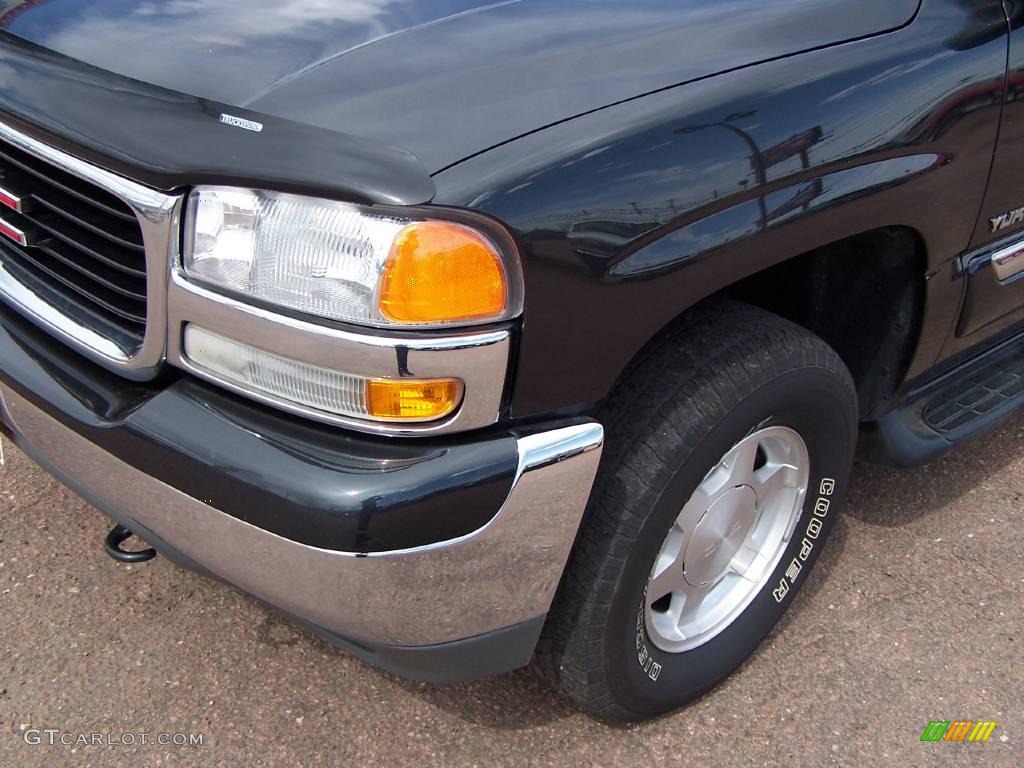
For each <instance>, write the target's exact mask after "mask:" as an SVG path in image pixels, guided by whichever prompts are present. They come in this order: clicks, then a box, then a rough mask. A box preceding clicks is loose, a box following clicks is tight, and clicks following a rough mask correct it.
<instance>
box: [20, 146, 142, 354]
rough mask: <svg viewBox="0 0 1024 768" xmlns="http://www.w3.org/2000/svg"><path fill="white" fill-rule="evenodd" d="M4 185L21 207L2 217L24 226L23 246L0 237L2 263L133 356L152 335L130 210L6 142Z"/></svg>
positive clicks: (137, 231) (138, 237)
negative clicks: (118, 342)
mask: <svg viewBox="0 0 1024 768" xmlns="http://www.w3.org/2000/svg"><path fill="white" fill-rule="evenodd" d="M0 187H2V188H3V189H4V190H7V191H9V192H11V193H12V194H13V195H14V196H16V197H18V198H20V199H21V200H22V205H23V212H21V213H18V212H16V211H14V210H11V209H9V208H7V207H0V220H3V221H5V222H7V223H9V224H12V225H13V226H14V227H16V228H17V229H19V230H21V231H23V232H24V233H25V235H26V238H27V240H28V245H27V246H21V245H19V244H17V243H15V242H14V241H13V240H11V239H10V238H0V261H2V262H3V264H4V265H5V267H7V268H8V270H9V271H11V272H12V273H14V274H15V275H17V276H19V277H20V279H21V280H22V282H25V283H26V284H29V285H30V286H31V285H35V286H36V287H37V288H40V289H44V290H46V291H47V292H48V293H50V294H52V298H53V299H55V300H59V301H60V303H61V304H62V305H64V306H65V310H66V311H67V310H71V311H72V312H73V314H74V315H75V316H77V317H79V318H81V319H82V320H83V321H84V322H85V323H86V324H89V325H91V326H92V327H93V328H94V330H96V331H97V332H99V333H102V334H104V335H108V336H112V337H115V338H117V339H118V340H119V341H120V342H121V343H120V344H119V346H121V347H122V348H124V349H125V351H126V352H127V353H128V354H134V353H136V352H137V351H138V350H139V348H140V347H141V346H142V342H143V339H144V337H145V333H146V249H145V245H144V243H143V239H142V230H141V228H140V227H139V222H138V219H137V218H136V217H135V214H134V213H133V211H132V209H131V208H129V207H128V205H126V204H125V203H124V202H123V201H121V200H120V199H118V198H117V197H115V196H113V195H111V194H110V193H108V192H105V191H104V190H102V189H100V188H98V187H96V186H95V185H93V184H90V183H89V182H87V181H83V180H82V179H79V178H77V177H76V176H73V175H71V174H70V173H67V172H66V171H62V170H61V169H60V168H57V167H56V166H53V165H50V164H49V163H46V162H44V161H42V160H39V159H38V158H36V157H33V156H32V155H30V154H28V153H27V152H24V151H22V150H19V149H18V148H16V147H13V146H11V145H9V144H4V143H0Z"/></svg>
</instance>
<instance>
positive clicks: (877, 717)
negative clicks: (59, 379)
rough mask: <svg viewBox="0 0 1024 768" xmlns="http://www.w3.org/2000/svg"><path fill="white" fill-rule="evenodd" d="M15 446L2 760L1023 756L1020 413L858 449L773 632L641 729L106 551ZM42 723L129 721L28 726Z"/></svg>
mask: <svg viewBox="0 0 1024 768" xmlns="http://www.w3.org/2000/svg"><path fill="white" fill-rule="evenodd" d="M4 449H5V454H6V458H7V464H6V466H5V467H3V468H0V519H2V524H0V717H2V725H0V765H8V766H19V768H27V767H28V766H35V765H40V766H43V765H45V766H53V765H64V764H68V765H118V764H120V765H127V764H132V765H163V764H176V765H203V766H215V765H226V766H235V765H246V766H262V765H273V766H278V765H281V766H299V765H304V766H327V765H336V764H338V765H342V764H343V765H380V766H392V765H401V766H404V765H415V766H427V765H443V766H462V765H479V766H496V765H515V766H521V765H585V766H586V765H595V766H605V765H607V766H622V765H658V766H669V765H705V766H716V768H717V766H731V765H737V766H746V767H749V766H762V765H763V766H775V765H780V766H826V765H843V766H847V765H849V766H861V765H864V766H917V765H951V766H964V765H970V766H974V765H977V766H1020V765H1024V749H1022V748H1021V742H1022V737H1024V698H1022V695H1021V688H1022V684H1024V648H1022V644H1024V638H1022V630H1024V568H1022V567H1021V566H1022V554H1021V553H1022V552H1024V525H1022V522H1024V521H1022V508H1024V418H1017V419H1016V420H1014V421H1012V422H1010V423H1009V424H1007V425H1005V426H1004V427H1003V428H1001V429H999V430H998V431H996V432H994V433H992V434H990V435H988V436H986V437H984V438H982V439H981V440H979V441H977V442H975V443H973V444H972V445H970V446H968V447H966V448H964V449H962V450H961V451H960V452H959V453H957V454H955V455H953V456H950V457H948V458H946V459H944V460H942V461H940V462H937V463H935V464H933V465H931V466H929V467H926V468H924V469H919V470H914V471H910V472H893V471H888V470H883V469H878V468H874V467H866V466H858V467H857V469H856V472H855V478H854V482H853V489H852V491H851V498H850V499H849V500H848V502H847V503H846V505H845V507H844V511H845V515H844V516H843V517H842V518H841V519H840V521H839V522H838V524H837V526H836V529H835V531H834V533H833V535H832V538H831V539H830V541H829V544H828V547H827V549H826V551H825V552H824V553H823V556H822V559H821V561H820V563H819V566H818V567H817V569H816V571H815V573H814V574H813V575H812V577H811V579H810V581H809V582H808V584H807V586H806V588H805V589H804V590H803V593H802V594H801V596H800V598H799V599H798V600H797V602H796V604H795V606H794V610H792V611H790V613H789V615H788V616H787V618H786V619H784V621H783V622H782V624H781V625H780V626H779V627H778V629H777V630H776V631H775V632H774V634H773V635H772V636H771V637H770V638H769V639H768V640H767V641H766V642H765V643H764V644H763V646H762V647H761V649H760V651H759V652H758V653H757V654H755V656H754V657H753V659H752V660H751V661H750V662H749V663H748V664H747V665H746V666H744V667H743V669H741V670H740V671H739V672H738V673H737V674H735V675H734V676H733V677H732V678H731V679H730V680H729V681H727V682H726V683H725V684H724V685H723V686H721V687H720V688H718V689H717V690H716V691H714V692H712V693H711V694H709V695H707V696H705V697H704V698H703V699H701V700H700V701H699V702H697V703H696V704H694V705H692V706H690V707H689V708H687V709H686V710H684V711H681V712H678V713H676V714H675V715H672V716H669V717H665V718H663V719H661V720H658V721H656V722H652V723H647V724H643V725H639V726H630V727H611V726H608V725H604V724H601V723H599V722H596V721H594V720H591V719H589V718H588V717H586V716H584V715H582V714H581V713H579V712H578V711H576V710H574V709H573V707H572V706H571V705H569V704H567V703H566V702H564V701H562V700H560V699H559V698H557V697H556V696H555V695H553V694H552V693H551V692H549V691H548V690H547V689H546V688H545V687H544V685H543V684H542V683H541V682H539V681H538V680H537V679H535V677H534V675H533V674H532V673H531V672H530V671H529V670H523V671H519V672H516V673H513V674H509V675H505V676H503V677H500V678H495V679H491V680H485V681H482V682H478V683H474V684H470V685H461V686H455V687H436V686H429V685H421V684H416V683H410V682H406V681H403V680H400V679H398V678H396V677H394V676H391V675H389V674H385V673H382V672H378V671H376V670H374V669H373V668H371V667H369V666H367V665H366V664H364V663H362V662H360V661H357V660H355V659H353V658H351V657H348V656H346V655H345V654H343V653H341V652H340V651H337V650H335V649H334V648H332V647H331V646H329V645H327V644H326V643H324V642H322V641H320V640H318V639H317V638H315V637H313V636H312V635H310V634H308V633H307V632H305V631H303V630H300V629H298V628H296V627H294V626H293V625H291V624H289V623H287V622H286V621H283V620H282V619H280V618H278V617H277V616H276V615H275V614H274V613H273V612H271V611H270V610H268V609H267V608H265V607H264V606H263V605H261V604H259V603H257V602H256V601H255V600H253V599H250V598H248V597H246V596H245V595H243V594H241V593H239V592H237V591H235V590H233V589H232V588H230V587H227V586H225V585H223V584H219V583H214V582H211V581H208V580H205V579H203V578H201V577H199V576H196V575H194V574H191V573H188V572H184V571H181V570H179V569H177V568H176V567H174V566H172V565H171V564H170V563H169V562H167V561H166V560H163V559H161V558H158V559H157V560H156V561H154V562H152V563H149V564H145V565H140V566H126V565H121V564H115V563H114V562H112V561H111V560H109V559H108V558H107V557H106V555H104V554H103V551H102V547H101V541H102V537H103V535H104V534H105V533H106V530H107V529H108V527H109V526H110V523H109V522H108V521H107V520H106V518H104V517H103V516H102V515H100V514H99V513H98V512H97V511H96V510H95V509H93V508H92V507H90V506H89V505H88V504H86V503H85V502H83V501H81V500H80V499H79V498H78V497H76V496H75V495H74V494H72V493H71V492H70V491H68V490H67V489H65V488H64V487H63V486H61V485H60V484H59V483H57V482H56V481H55V480H53V479H51V478H50V477H49V476H48V475H47V474H46V473H45V472H43V471H42V470H41V469H40V468H39V467H37V466H36V465H35V464H33V463H32V462H31V461H30V460H28V459H27V458H26V457H25V456H24V455H22V454H21V453H19V452H18V451H17V450H15V449H14V448H13V447H12V446H11V444H10V443H9V442H7V443H6V444H5V446H4ZM932 719H942V720H946V719H948V720H953V719H973V720H981V719H989V720H996V721H998V726H997V727H996V729H995V732H994V733H993V735H992V738H991V740H990V741H989V742H988V743H985V744H956V743H937V744H930V743H929V744H925V743H921V742H920V741H919V739H920V735H921V732H922V731H923V729H924V727H925V725H927V723H928V721H929V720H932ZM37 728H38V729H42V728H54V729H60V731H61V732H62V733H64V734H68V736H65V738H69V737H70V735H73V734H77V733H85V734H93V733H99V734H103V738H104V739H107V738H108V736H109V737H110V738H111V739H112V740H118V739H121V740H124V741H127V740H128V739H129V738H131V736H130V735H134V739H135V742H136V743H135V744H134V745H132V746H128V745H125V744H121V745H114V746H99V745H89V746H81V745H79V746H77V747H76V746H73V745H68V746H62V745H60V744H58V745H56V746H47V745H46V743H45V741H44V743H43V744H41V745H33V744H28V743H26V740H29V741H31V740H33V738H32V737H33V735H34V734H35V731H33V730H31V729H37ZM142 732H145V733H147V734H148V736H147V743H146V744H145V745H143V744H141V743H140V742H141V736H140V735H139V734H140V733H142ZM161 733H186V734H189V733H191V734H199V735H201V736H202V740H203V743H202V745H201V746H199V745H191V746H188V745H186V746H175V745H173V744H172V745H159V744H155V743H153V742H154V741H155V740H156V739H157V738H158V736H157V735H158V734H161ZM122 734H124V735H125V736H122ZM26 737H27V738H26ZM40 737H41V738H42V739H46V738H47V737H46V734H41V735H40Z"/></svg>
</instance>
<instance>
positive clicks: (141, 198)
mask: <svg viewBox="0 0 1024 768" xmlns="http://www.w3.org/2000/svg"><path fill="white" fill-rule="evenodd" d="M0 139H2V140H4V141H6V142H8V143H9V144H12V145H13V146H15V147H17V148H19V149H21V150H23V151H25V152H28V153H29V154H31V155H34V156H35V157H37V158H39V159H40V160H43V161H45V162H47V163H50V164H51V165H54V166H56V167H58V168H60V169H61V170H64V171H66V172H68V173H70V174H73V175H75V176H77V177H79V178H80V179H84V180H85V181H88V182H89V183H91V184H95V185H96V186H97V187H100V188H101V189H103V190H105V191H106V192H109V193H110V194H112V195H114V196H116V197H118V198H120V199H121V200H123V201H124V202H125V203H126V204H127V205H128V207H130V208H131V209H132V211H133V212H134V213H135V217H136V218H137V219H138V221H139V226H140V227H141V229H142V241H143V245H145V248H146V296H147V301H146V335H145V338H144V339H143V342H142V347H141V348H140V349H138V350H137V351H135V352H134V353H129V352H127V351H125V350H123V349H121V348H120V347H119V346H118V345H117V344H116V343H115V342H114V341H112V340H111V339H108V338H105V337H104V336H102V335H100V334H98V333H96V332H95V331H93V330H92V329H90V328H88V327H86V326H84V325H82V324H81V323H79V322H78V321H76V320H75V319H74V318H73V317H70V316H69V315H66V314H64V313H63V312H60V311H59V310H57V309H56V308H55V307H54V306H53V305H52V304H50V303H49V302H47V301H46V300H45V299H43V298H42V297H40V296H38V295H36V294H35V293H34V292H33V291H31V290H30V289H29V288H28V287H26V286H24V285H22V283H20V282H19V281H18V280H16V279H15V278H14V277H13V276H12V275H11V274H10V273H9V272H7V271H5V270H4V269H3V267H2V266H0V297H3V298H6V300H7V302H8V303H10V304H11V305H12V306H13V308H14V309H16V310H18V311H19V312H21V313H22V314H24V315H27V316H28V317H29V318H30V319H32V320H34V321H35V322H36V323H38V324H39V325H41V326H42V327H43V328H45V329H46V330H47V331H48V332H49V333H51V334H52V335H54V336H56V337H58V338H59V339H60V340H61V341H63V342H64V343H66V344H68V345H69V346H71V347H73V348H75V349H77V350H79V351H80V352H81V353H82V354H84V355H86V356H87V357H89V358H91V359H92V360H94V361H96V362H97V363H99V364H100V365H102V366H104V367H105V368H107V369H109V370H112V371H114V372H116V373H119V374H121V375H122V376H125V377H126V378H130V379H140V380H141V379H148V378H150V377H151V376H152V375H153V373H154V371H155V369H156V367H157V366H158V365H159V364H160V363H161V362H162V361H163V358H164V348H165V346H166V344H165V341H166V338H167V333H166V329H167V306H166V295H167V275H168V272H169V268H170V264H171V261H172V259H173V258H174V257H175V254H176V253H177V249H178V220H179V217H180V215H181V202H182V197H181V195H168V194H164V193H163V192H158V191H157V190H155V189H150V188H149V187H145V186H143V185H141V184H136V183H135V182H134V181H130V180H129V179H126V178H124V177H122V176H118V175H117V174H115V173H111V172H110V171H106V170H104V169H103V168H100V167H98V166H95V165H93V164H91V163H87V162H85V161H84V160H79V159H78V158H77V157H74V156H73V155H69V154H67V153H66V152H62V151H61V150H59V149H56V148H55V147H51V146H50V145H48V144H44V143H43V142H41V141H37V140H36V139H33V138H32V137H31V136H27V135H25V134H23V133H21V132H20V131H17V130H15V129H14V128H12V127H10V126H9V125H6V124H5V123H3V122H0Z"/></svg>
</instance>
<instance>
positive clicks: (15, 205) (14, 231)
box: [0, 187, 28, 246]
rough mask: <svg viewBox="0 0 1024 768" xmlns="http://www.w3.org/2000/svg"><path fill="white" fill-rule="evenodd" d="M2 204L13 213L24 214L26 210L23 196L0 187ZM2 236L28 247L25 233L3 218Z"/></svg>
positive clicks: (0, 227) (0, 224)
mask: <svg viewBox="0 0 1024 768" xmlns="http://www.w3.org/2000/svg"><path fill="white" fill-rule="evenodd" d="M0 203H3V204H4V205H6V206H7V207H8V208H10V209H11V210H12V211H17V212H18V213H22V212H23V211H24V210H25V200H24V199H23V198H22V197H21V196H19V195H16V194H14V193H13V192H11V191H10V190H9V189H4V188H3V187H0ZM0 234H2V235H4V236H5V237H9V238H10V239H11V240H13V241H14V242H16V243H17V244H18V245H21V246H26V245H28V238H27V237H26V236H25V233H24V232H23V231H22V230H20V229H18V228H17V227H16V226H14V225H13V224H11V223H10V222H7V221H4V220H3V219H2V218H0Z"/></svg>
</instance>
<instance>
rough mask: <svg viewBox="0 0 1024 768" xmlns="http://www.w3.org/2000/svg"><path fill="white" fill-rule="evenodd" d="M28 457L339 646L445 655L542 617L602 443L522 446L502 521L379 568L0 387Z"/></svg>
mask: <svg viewBox="0 0 1024 768" xmlns="http://www.w3.org/2000/svg"><path fill="white" fill-rule="evenodd" d="M0 400H2V401H3V402H5V403H6V410H7V413H8V415H9V417H8V421H9V422H11V423H12V424H13V426H14V430H15V431H16V433H17V434H18V435H19V436H20V438H21V442H23V443H24V444H27V447H28V448H29V449H30V451H29V452H30V453H35V454H36V455H37V456H38V457H39V458H40V460H46V461H47V462H49V463H51V464H52V465H53V466H54V467H55V468H57V469H59V470H60V471H61V472H63V473H64V474H65V475H66V476H67V477H68V478H69V479H73V480H74V481H75V482H76V483H77V484H78V485H79V486H80V487H81V488H82V489H83V491H88V492H89V493H90V495H91V496H93V497H95V498H98V499H101V500H103V502H104V505H103V506H105V507H106V508H107V509H109V510H111V511H117V512H119V513H121V514H122V515H124V516H127V517H128V518H131V519H133V520H136V521H137V522H138V523H139V524H140V525H143V526H145V527H146V528H148V529H149V530H151V531H152V532H153V533H154V534H155V535H157V536H159V537H160V538H162V539H163V540H165V541H166V542H167V543H168V544H169V545H171V546H173V547H175V548H176V549H177V550H178V551H179V552H180V553H181V554H183V555H185V556H186V557H188V558H189V559H191V560H193V561H195V562H196V563H197V564H199V565H201V566H202V567H204V568H206V569H207V570H209V571H210V572H211V573H214V574H216V575H217V576H219V577H221V578H223V579H224V580H225V581H228V582H230V583H232V584H235V585H237V586H238V587H240V588H242V589H244V590H246V591H248V592H251V593H252V594H254V595H256V596H257V597H259V598H261V599H263V600H266V601H267V602H269V603H272V604H274V605H276V606H278V607H280V608H282V609H284V610H285V611H288V612H289V613H292V614H294V615H296V616H299V617H301V618H303V619H306V620H308V621H311V622H313V623H314V624H316V625H318V626H320V627H323V628H324V629H327V630H329V631H331V632H334V633H336V634H338V635H340V636H342V637H346V638H350V639H353V640H363V641H366V642H368V643H379V644H386V645H396V646H420V645H433V644H437V643H445V642H449V641H453V640H459V639H463V638H467V637H473V636H475V635H480V634H484V633H486V632H490V631H493V630H497V629H501V628H504V627H508V626H511V625H514V624H518V623H520V622H523V621H528V620H530V619H535V618H537V617H539V616H543V615H544V614H545V613H546V612H547V611H548V609H549V607H550V605H551V600H552V598H553V596H554V592H555V588H556V587H557V586H558V581H559V579H560V578H561V575H562V570H563V569H564V567H565V563H566V561H567V560H568V557H569V551H570V549H571V547H572V544H573V540H574V539H575V536H576V531H577V529H578V527H579V523H580V519H581V517H582V515H583V510H584V508H585V506H586V503H587V500H588V498H589V496H590V491H591V487H592V485H593V481H594V476H595V474H596V472H597V466H598V462H599V460H600V457H601V448H602V445H603V439H604V430H603V428H602V427H601V425H600V424H597V423H594V422H590V423H586V424H582V425H578V426H572V427H565V428H561V429H554V430H551V431H548V432H543V433H539V434H536V435H531V436H528V437H524V438H521V439H520V440H519V471H518V475H517V478H516V481H515V483H514V485H513V488H512V491H511V492H510V494H509V496H508V498H507V499H506V501H505V503H504V504H503V505H502V507H501V510H500V511H499V512H498V514H497V516H496V517H494V518H493V519H492V520H491V522H489V523H488V524H487V525H486V526H484V527H483V528H481V529H480V530H478V531H476V532H474V533H471V534H468V535H466V536H463V537H460V538H458V539H454V540H451V541H446V542H441V543H438V544H432V545H429V546H425V547H419V548H416V549H410V550H402V551H394V552H382V553H375V554H372V555H369V556H362V555H357V554H355V553H347V552H335V551H332V550H324V549H318V548H316V547H310V546H307V545H304V544H299V543H296V542H294V541H289V540H287V539H284V538H282V537H280V536H277V535H276V534H273V533H269V532H267V531H264V530H262V529H260V528H257V527H255V526H252V525H250V524H248V523H245V522H243V521H241V520H238V519H237V518H234V517H231V516H229V515H226V514H224V513H223V512H220V511H219V510H217V509H214V508H213V507H210V506H208V505H206V504H204V503H202V502H200V501H197V500H196V499H193V498H191V497H189V496H187V495H186V494H184V493H182V492H180V491H178V490H176V489H174V488H171V487H170V486H169V485H166V484H165V483H163V482H161V481H159V480H157V479H156V478H153V477H150V476H149V475H146V474H144V473H142V472H140V471H139V470H137V469H135V468H134V467H131V466H130V465H128V464H126V463H124V462H123V461H121V460H120V459H118V458H116V457H114V456H112V455H111V454H109V453H107V452H106V451H104V450H102V449H101V448H99V447H97V446H96V445H94V444H93V443H91V442H89V441H88V440H86V439H85V438H83V437H81V436H80V435H78V434H77V433H76V432H73V431H72V430H70V429H68V428H67V427H65V426H64V425H63V424H61V423H60V422H58V421H56V420H55V419H53V418H52V417H50V416H48V415H47V414H45V413H43V412H42V411H41V410H39V409H38V408H36V407H35V406H34V405H32V404H31V403H30V402H28V401H27V400H25V399H24V398H22V397H21V396H19V395H18V394H16V393H15V392H13V391H12V390H10V389H9V388H7V387H4V386H2V385H0Z"/></svg>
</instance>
